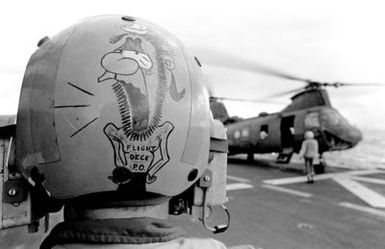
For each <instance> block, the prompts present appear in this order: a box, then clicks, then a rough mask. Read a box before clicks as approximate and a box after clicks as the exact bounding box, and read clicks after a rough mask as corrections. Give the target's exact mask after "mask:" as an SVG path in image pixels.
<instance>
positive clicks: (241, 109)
mask: <svg viewBox="0 0 385 249" xmlns="http://www.w3.org/2000/svg"><path fill="white" fill-rule="evenodd" d="M384 7H385V3H384V4H382V3H381V1H370V0H366V1H354V0H351V1H344V0H342V1H337V0H334V1H331V0H323V1H310V0H308V1H303V0H292V1H285V0H269V1H266V0H265V1H260V0H254V1H242V0H238V1H224V0H222V1H219V0H212V1H208V0H194V1H171V0H163V1H155V0H154V1H146V0H140V1H128V0H125V1H114V0H109V1H73V0H66V1H44V0H34V1H17V0H13V1H6V2H4V3H2V10H1V13H0V28H1V32H2V36H1V37H2V39H0V52H1V55H2V56H1V59H0V114H14V113H16V111H17V105H18V100H19V91H20V87H21V83H22V79H23V74H24V70H25V67H26V64H27V62H28V59H29V57H30V55H31V54H32V53H33V52H34V50H35V49H36V44H37V42H38V41H39V40H40V38H42V37H44V36H46V35H48V36H53V35H54V34H55V33H57V32H58V31H60V30H61V29H63V28H65V27H67V26H69V25H71V24H73V23H75V22H76V21H78V20H80V19H82V18H85V17H89V16H95V15H103V14H120V15H131V16H137V17H141V18H144V19H147V20H149V21H152V22H154V23H156V24H158V25H159V26H162V27H164V28H166V29H167V30H169V31H171V32H172V33H173V34H174V35H176V36H177V37H178V38H179V39H180V40H181V41H182V42H183V43H184V44H185V45H186V46H187V47H188V48H190V49H191V50H192V51H193V53H194V54H197V55H199V58H200V60H201V62H202V64H203V70H204V73H205V76H206V79H207V84H209V86H210V88H211V89H212V91H213V92H214V94H215V95H216V96H220V97H232V98H246V99H260V98H263V97H264V96H268V95H271V94H275V93H278V92H281V91H287V90H290V89H293V88H298V87H301V86H304V84H303V83H301V82H296V81H288V80H284V79H279V78H276V77H271V76H266V75H261V74H258V73H255V72H251V71H244V70H236V69H228V68H221V67H218V66H215V65H211V64H207V63H206V61H209V59H210V58H206V57H205V56H207V54H205V53H202V51H204V49H209V50H215V51H218V52H221V53H226V54H229V55H231V56H233V57H236V58H241V59H243V60H247V61H250V62H255V63H259V64H263V65H265V66H267V67H271V68H274V69H276V70H281V71H283V72H287V73H290V74H293V75H296V76H299V77H302V78H309V79H312V80H317V81H322V82H336V81H339V82H348V83H384V84H385V73H384V70H383V67H384V65H385V46H384V45H385V32H384V30H385V29H384V27H385V15H384V14H383V10H384V9H385V8H384ZM328 92H329V95H330V98H331V101H332V104H333V106H334V107H335V108H336V109H338V110H339V111H340V113H341V114H342V115H343V116H345V117H346V118H347V119H348V120H349V122H350V123H352V124H353V125H355V126H357V127H358V128H361V129H385V126H384V125H383V124H384V122H385V86H384V87H373V86H372V87H369V86H368V87H345V88H342V87H341V88H338V89H328ZM289 97H290V95H289V96H284V97H281V98H275V99H271V100H272V101H276V102H277V103H258V104H256V103H244V102H242V103H236V102H229V101H226V102H225V104H226V107H227V109H228V111H229V114H230V115H237V116H240V117H245V118H246V117H252V116H256V115H258V113H260V112H262V111H267V112H276V111H279V110H281V109H283V108H284V106H285V105H287V104H288V103H289Z"/></svg>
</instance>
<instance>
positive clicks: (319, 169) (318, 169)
mask: <svg viewBox="0 0 385 249" xmlns="http://www.w3.org/2000/svg"><path fill="white" fill-rule="evenodd" d="M326 166H327V165H326V162H325V160H324V159H323V158H322V156H320V158H319V163H318V164H314V173H316V174H317V175H319V174H323V173H325V168H326Z"/></svg>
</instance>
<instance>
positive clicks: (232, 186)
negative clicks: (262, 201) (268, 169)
mask: <svg viewBox="0 0 385 249" xmlns="http://www.w3.org/2000/svg"><path fill="white" fill-rule="evenodd" d="M249 188H254V186H253V185H251V184H248V183H243V182H240V183H231V184H227V185H226V191H231V190H240V189H249Z"/></svg>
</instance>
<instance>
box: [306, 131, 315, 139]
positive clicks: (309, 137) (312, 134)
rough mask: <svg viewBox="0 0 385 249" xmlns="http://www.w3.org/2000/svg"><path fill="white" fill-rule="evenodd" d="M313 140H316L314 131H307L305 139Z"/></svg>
mask: <svg viewBox="0 0 385 249" xmlns="http://www.w3.org/2000/svg"><path fill="white" fill-rule="evenodd" d="M312 138H314V133H313V132H312V131H306V132H305V139H312Z"/></svg>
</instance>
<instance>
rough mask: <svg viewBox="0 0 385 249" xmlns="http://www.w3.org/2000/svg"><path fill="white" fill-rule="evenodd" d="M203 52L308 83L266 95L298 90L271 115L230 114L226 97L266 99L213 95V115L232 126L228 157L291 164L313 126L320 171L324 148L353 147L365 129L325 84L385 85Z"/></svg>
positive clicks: (221, 61) (211, 58)
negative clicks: (327, 78) (267, 157)
mask: <svg viewBox="0 0 385 249" xmlns="http://www.w3.org/2000/svg"><path fill="white" fill-rule="evenodd" d="M199 50H200V51H204V53H203V54H204V55H205V56H204V58H205V59H207V61H206V62H208V64H213V65H215V66H220V67H225V68H231V69H241V70H246V71H251V72H254V73H260V74H265V75H269V76H274V77H279V78H283V79H286V80H291V81H301V82H304V83H305V86H303V87H300V88H296V89H292V90H289V91H285V92H282V93H277V94H274V95H271V96H268V97H265V98H264V99H265V100H266V99H267V98H272V97H279V96H285V95H288V94H294V95H292V96H291V98H290V99H291V103H290V104H289V105H287V106H286V107H285V108H283V109H282V110H281V111H278V112H275V113H270V114H269V113H266V112H261V113H259V115H258V116H256V117H252V118H248V119H242V118H239V117H236V116H235V117H229V115H228V113H227V110H226V108H225V106H224V104H223V103H222V102H221V101H222V100H227V101H247V102H249V101H251V102H264V101H263V100H247V99H236V98H227V97H217V96H213V95H212V94H211V97H210V107H211V110H212V113H213V116H214V118H216V119H219V120H221V121H222V122H223V123H224V124H225V127H226V128H227V137H228V145H229V146H228V150H229V155H236V154H247V159H248V160H249V161H252V160H254V154H265V153H278V157H277V159H276V161H277V162H278V163H289V162H290V160H291V158H292V156H293V154H294V153H299V151H300V149H301V145H302V141H303V140H304V134H305V132H306V131H309V130H311V131H313V133H314V134H315V138H316V139H317V141H318V144H319V155H320V160H319V164H318V165H317V169H316V170H317V173H323V172H324V169H325V166H326V164H325V161H324V160H323V154H324V152H328V151H341V150H347V149H350V148H353V147H354V146H356V145H357V144H358V143H359V142H360V141H361V140H362V137H363V136H362V132H361V131H360V130H359V129H358V128H356V127H354V126H353V125H351V124H350V123H349V122H348V121H347V120H346V119H345V118H344V117H343V116H342V115H341V114H340V113H339V112H338V110H337V109H335V108H334V107H333V106H332V104H331V102H330V98H329V94H328V92H327V90H326V88H328V87H334V88H339V87H344V86H380V85H382V84H354V83H341V82H335V83H327V82H318V81H314V80H309V79H305V78H301V77H297V76H294V75H291V74H288V73H285V72H282V71H278V70H276V69H272V68H270V67H266V66H264V65H261V64H258V63H255V62H250V61H246V60H243V59H241V58H238V57H234V56H231V55H227V54H224V53H220V52H217V51H213V50H207V49H206V50H204V49H203V50H202V49H199ZM209 92H211V91H209Z"/></svg>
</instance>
